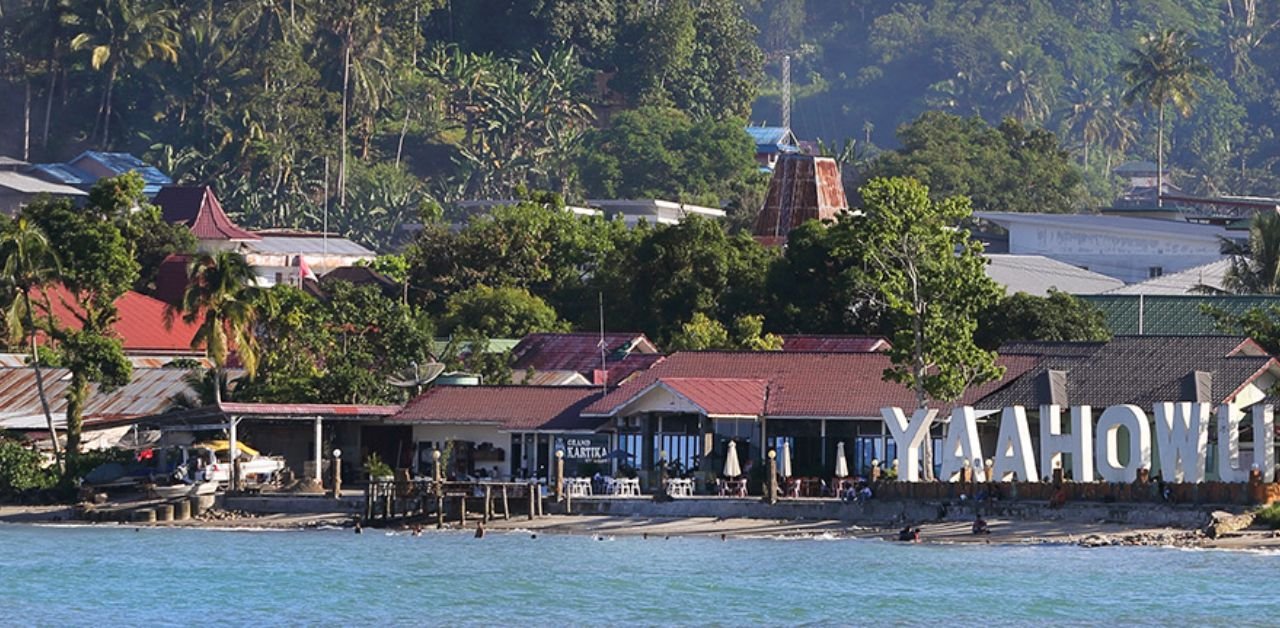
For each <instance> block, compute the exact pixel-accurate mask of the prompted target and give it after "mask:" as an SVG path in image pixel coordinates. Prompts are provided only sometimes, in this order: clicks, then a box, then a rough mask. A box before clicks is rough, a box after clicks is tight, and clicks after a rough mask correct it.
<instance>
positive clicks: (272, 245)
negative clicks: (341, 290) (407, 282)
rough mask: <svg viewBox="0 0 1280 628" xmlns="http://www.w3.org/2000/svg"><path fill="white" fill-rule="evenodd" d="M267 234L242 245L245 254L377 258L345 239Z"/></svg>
mask: <svg viewBox="0 0 1280 628" xmlns="http://www.w3.org/2000/svg"><path fill="white" fill-rule="evenodd" d="M268 233H269V232H262V231H259V232H257V235H258V236H260V237H261V238H262V239H260V240H255V241H253V242H246V243H245V245H244V246H245V250H246V252H247V253H249V254H253V253H257V254H259V255H322V254H325V253H327V254H329V255H344V256H357V257H368V258H370V259H372V258H374V257H376V256H377V254H376V253H374V252H373V251H370V250H369V249H366V248H364V247H363V246H361V245H359V244H356V243H355V242H352V241H351V240H348V239H346V238H337V237H329V238H325V237H323V236H320V235H314V234H307V235H288V236H284V235H267V234H268Z"/></svg>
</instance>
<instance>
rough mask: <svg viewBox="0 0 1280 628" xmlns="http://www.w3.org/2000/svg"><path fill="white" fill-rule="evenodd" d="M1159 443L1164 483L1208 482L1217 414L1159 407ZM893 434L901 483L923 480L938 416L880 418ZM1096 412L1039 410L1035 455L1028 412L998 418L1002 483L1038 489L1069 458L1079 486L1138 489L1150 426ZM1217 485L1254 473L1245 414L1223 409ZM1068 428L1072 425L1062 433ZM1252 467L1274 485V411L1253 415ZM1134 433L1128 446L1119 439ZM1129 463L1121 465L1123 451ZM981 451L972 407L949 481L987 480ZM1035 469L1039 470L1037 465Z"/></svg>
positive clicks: (950, 444) (954, 436) (963, 420)
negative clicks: (964, 475)
mask: <svg viewBox="0 0 1280 628" xmlns="http://www.w3.org/2000/svg"><path fill="white" fill-rule="evenodd" d="M1152 410H1153V412H1154V415H1155V421H1154V425H1155V434H1154V443H1155V445H1156V451H1157V453H1158V462H1159V463H1160V473H1161V474H1162V476H1163V477H1164V479H1166V480H1169V481H1174V482H1203V481H1204V480H1205V474H1206V471H1207V469H1206V463H1207V459H1208V451H1209V424H1210V418H1211V417H1212V407H1211V406H1210V404H1207V403H1191V402H1180V403H1168V402H1166V403H1157V404H1155V405H1154V407H1153V408H1152ZM880 413H881V415H883V416H884V420H885V423H886V424H887V426H888V429H889V433H890V434H891V435H892V436H893V439H894V441H895V442H896V443H897V444H898V454H897V455H898V458H897V462H898V477H899V479H901V480H903V481H907V482H917V481H919V479H920V449H921V445H923V444H924V439H925V438H927V437H928V434H929V427H930V426H932V425H933V424H934V420H935V418H936V417H937V413H938V411H937V410H934V409H928V410H926V409H920V410H916V411H915V413H913V414H912V415H911V418H910V419H908V418H907V416H906V414H905V413H904V412H903V411H902V409H901V408H896V407H888V408H882V409H881V410H880ZM1093 414H1094V413H1093V409H1092V408H1091V407H1090V406H1076V407H1073V408H1071V409H1070V413H1069V416H1067V417H1064V416H1063V408H1062V407H1060V406H1056V405H1047V406H1040V451H1039V456H1037V455H1036V452H1035V451H1034V450H1033V448H1032V444H1031V430H1030V429H1029V426H1028V423H1027V413H1026V410H1025V409H1024V408H1023V407H1022V406H1013V407H1010V408H1005V409H1004V410H1002V411H1001V414H1000V434H999V436H998V437H997V438H996V450H995V452H993V455H992V459H993V462H994V465H993V467H992V473H991V475H992V478H993V479H994V480H996V481H1001V482H1004V481H1011V480H1014V479H1015V478H1016V479H1017V480H1019V481H1027V482H1036V481H1038V480H1039V479H1040V478H1041V472H1043V473H1044V474H1045V475H1046V476H1048V475H1050V474H1052V472H1053V469H1056V468H1059V467H1061V466H1062V465H1063V461H1064V458H1066V457H1067V456H1069V462H1070V472H1071V476H1072V478H1073V479H1074V480H1075V481H1077V482H1092V481H1094V480H1103V481H1106V482H1132V481H1134V480H1135V479H1137V477H1138V470H1139V469H1148V470H1149V469H1151V463H1152V457H1151V451H1152V443H1153V439H1152V437H1153V434H1152V429H1151V426H1152V423H1153V422H1152V421H1151V420H1150V419H1149V418H1148V416H1147V413H1146V412H1145V411H1143V409H1142V408H1140V407H1138V406H1135V405H1118V406H1111V407H1109V408H1107V409H1106V410H1103V412H1102V414H1101V416H1099V417H1098V419H1097V421H1096V422H1095V421H1094V418H1093ZM1217 415H1218V416H1217V419H1218V420H1217V430H1218V444H1217V447H1218V452H1217V453H1218V456H1217V458H1218V477H1219V479H1220V480H1221V481H1223V482H1245V481H1248V479H1249V472H1250V470H1251V469H1249V468H1245V466H1244V464H1243V463H1242V462H1241V459H1240V423H1241V421H1243V420H1244V417H1243V413H1242V412H1240V411H1239V410H1235V409H1232V408H1231V407H1230V406H1229V405H1227V404H1223V405H1222V406H1221V407H1219V408H1218V412H1217ZM1064 420H1066V421H1068V423H1067V425H1066V427H1067V429H1064ZM1251 420H1252V428H1253V435H1254V436H1253V466H1256V468H1257V469H1258V470H1259V471H1260V472H1261V473H1262V477H1263V478H1268V479H1269V478H1272V477H1275V471H1276V460H1275V414H1274V412H1273V410H1272V408H1271V406H1264V405H1256V406H1254V407H1253V410H1252V416H1251ZM1122 429H1123V430H1125V431H1126V432H1127V433H1128V438H1127V443H1122V439H1121V436H1120V431H1121V430H1122ZM1122 445H1124V446H1127V449H1128V452H1127V453H1128V456H1127V457H1125V460H1126V461H1125V462H1124V463H1121V462H1120V460H1121V456H1120V452H1121V449H1120V448H1121V446H1122ZM985 459H986V457H985V456H984V455H983V451H982V443H981V442H979V440H978V422H977V413H976V412H975V411H974V409H973V408H972V407H969V406H963V407H959V408H956V409H954V410H952V412H951V421H950V425H949V426H948V428H947V435H946V438H945V441H944V446H943V452H942V473H941V475H940V478H941V479H942V480H945V481H950V482H957V481H959V480H960V476H961V472H962V471H963V470H964V469H965V467H966V463H969V464H972V465H973V468H974V469H975V471H976V472H977V473H978V477H979V479H983V480H985V479H986V478H984V477H982V476H983V464H982V461H983V460H985ZM1037 462H1038V463H1039V464H1038V465H1037Z"/></svg>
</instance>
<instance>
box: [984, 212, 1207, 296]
mask: <svg viewBox="0 0 1280 628" xmlns="http://www.w3.org/2000/svg"><path fill="white" fill-rule="evenodd" d="M1009 252H1010V253H1014V254H1023V255H1043V256H1045V257H1048V258H1051V259H1056V260H1059V261H1062V262H1066V263H1068V264H1072V265H1074V266H1080V267H1082V268H1087V269H1089V270H1091V271H1093V272H1096V273H1101V274H1103V275H1108V276H1111V277H1115V278H1116V279H1119V280H1121V281H1124V282H1125V283H1134V282H1138V281H1145V280H1147V279H1150V278H1151V277H1152V276H1153V274H1152V269H1153V268H1159V269H1160V270H1162V271H1163V272H1162V274H1169V273H1174V272H1178V271H1181V270H1186V269H1188V268H1191V267H1193V266H1200V265H1202V264H1208V263H1209V262H1213V261H1217V260H1219V259H1221V258H1222V252H1221V245H1220V244H1219V242H1218V241H1217V240H1215V239H1212V238H1178V237H1171V236H1168V235H1166V234H1152V235H1141V234H1137V233H1134V234H1127V233H1115V232H1107V231H1103V230H1100V229H1099V230H1086V229H1081V228H1072V229H1069V228H1063V227H1045V226H1038V225H1019V224H1012V225H1010V226H1009Z"/></svg>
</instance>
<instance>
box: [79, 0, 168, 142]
mask: <svg viewBox="0 0 1280 628" xmlns="http://www.w3.org/2000/svg"><path fill="white" fill-rule="evenodd" d="M85 5H87V6H86V9H87V10H86V11H85V13H83V14H82V15H80V16H78V19H77V20H76V24H75V28H76V29H77V30H78V31H79V32H78V34H77V35H76V36H75V37H73V38H71V49H72V50H86V49H87V50H89V51H90V57H89V61H90V64H91V65H92V66H93V69H94V70H99V71H103V72H106V75H107V80H106V87H105V88H104V90H103V96H102V104H101V105H100V106H99V109H98V115H99V118H100V120H99V121H100V122H101V123H102V127H101V128H102V145H103V146H106V145H107V143H108V142H109V141H110V138H111V135H110V132H111V92H112V89H113V88H114V87H115V83H116V79H117V78H119V75H120V70H121V68H123V67H124V66H125V64H129V65H132V66H133V67H135V68H140V67H142V66H144V65H146V64H147V63H148V62H150V61H151V60H153V59H155V60H160V61H168V62H169V63H177V61H178V45H179V44H178V32H177V31H176V30H174V28H173V25H174V24H175V23H176V20H177V15H178V13H177V11H176V10H175V9H171V8H166V7H164V6H162V5H159V4H157V3H153V2H147V1H146V0H94V1H93V2H87V3H85Z"/></svg>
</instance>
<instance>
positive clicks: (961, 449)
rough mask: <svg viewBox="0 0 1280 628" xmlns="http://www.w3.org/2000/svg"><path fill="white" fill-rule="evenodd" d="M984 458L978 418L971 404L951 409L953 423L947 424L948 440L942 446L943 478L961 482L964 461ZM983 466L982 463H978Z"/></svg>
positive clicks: (947, 480)
mask: <svg viewBox="0 0 1280 628" xmlns="http://www.w3.org/2000/svg"><path fill="white" fill-rule="evenodd" d="M981 459H982V443H981V442H979V441H978V419H977V417H976V415H974V413H973V408H972V407H971V406H964V407H961V408H955V409H953V410H952V411H951V424H950V425H949V426H947V441H946V445H944V446H943V448H942V477H941V478H940V479H942V480H943V481H946V482H959V481H960V472H961V471H963V470H964V463H965V462H966V461H969V460H981ZM978 466H979V467H981V466H982V465H981V463H979V464H978Z"/></svg>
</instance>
